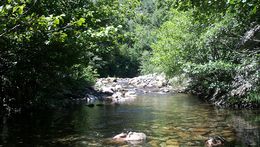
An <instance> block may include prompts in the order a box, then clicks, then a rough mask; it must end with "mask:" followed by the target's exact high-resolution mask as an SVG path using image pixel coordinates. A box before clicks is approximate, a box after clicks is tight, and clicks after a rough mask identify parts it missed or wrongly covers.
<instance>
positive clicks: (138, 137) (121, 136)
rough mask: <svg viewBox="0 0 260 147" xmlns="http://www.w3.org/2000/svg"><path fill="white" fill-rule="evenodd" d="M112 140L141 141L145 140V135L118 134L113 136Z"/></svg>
mask: <svg viewBox="0 0 260 147" xmlns="http://www.w3.org/2000/svg"><path fill="white" fill-rule="evenodd" d="M113 139H114V140H118V141H142V140H146V135H145V134H144V133H142V132H129V133H120V134H118V135H116V136H114V137H113Z"/></svg>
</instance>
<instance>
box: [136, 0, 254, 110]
mask: <svg viewBox="0 0 260 147" xmlns="http://www.w3.org/2000/svg"><path fill="white" fill-rule="evenodd" d="M172 7H174V8H176V9H173V10H171V11H169V14H171V15H169V16H170V17H169V19H168V20H167V21H166V22H164V23H163V24H162V25H161V26H160V27H159V29H158V30H156V31H154V32H155V34H156V39H157V40H156V41H155V42H154V43H153V44H152V46H151V47H152V49H153V51H152V53H151V56H150V57H148V59H147V58H146V59H145V62H142V64H143V65H142V66H141V67H142V68H143V71H145V72H146V71H149V70H148V69H147V68H146V67H151V68H153V69H155V68H154V67H157V71H158V69H159V71H160V72H165V73H166V74H167V75H168V76H176V74H177V75H178V74H182V73H185V74H186V75H188V76H189V78H191V79H192V82H190V90H191V91H192V92H194V93H196V94H199V95H200V96H202V97H204V98H207V100H210V101H213V102H215V104H219V105H224V104H225V102H227V101H228V102H231V101H234V102H235V103H236V104H237V103H243V100H245V99H250V98H251V101H254V103H257V102H256V101H255V100H256V99H257V98H256V97H257V94H255V91H257V90H256V89H258V88H259V86H258V85H259V80H258V78H257V77H259V65H257V64H254V63H257V62H259V51H257V50H259V47H258V46H259V43H257V38H259V32H258V31H256V32H254V30H256V28H257V26H259V25H257V24H258V23H259V17H257V16H259V14H258V12H257V11H256V10H257V9H258V7H259V1H227V2H226V1H222V2H217V1H203V2H202V1H181V2H176V3H173V5H172ZM252 28H253V29H252ZM250 33H251V34H250ZM247 37H251V38H250V39H248V38H247ZM246 38H247V39H246ZM254 40H255V41H254ZM243 42H247V43H243ZM249 44H250V45H249ZM250 93H254V94H250ZM247 95H248V96H247ZM252 95H254V96H252ZM246 97H247V98H246ZM249 101H250V100H248V102H249ZM232 103H233V102H232ZM227 105H228V104H227Z"/></svg>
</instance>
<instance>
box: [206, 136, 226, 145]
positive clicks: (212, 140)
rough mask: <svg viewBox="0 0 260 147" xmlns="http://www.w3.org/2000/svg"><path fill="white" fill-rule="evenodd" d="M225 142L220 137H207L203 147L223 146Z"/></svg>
mask: <svg viewBox="0 0 260 147" xmlns="http://www.w3.org/2000/svg"><path fill="white" fill-rule="evenodd" d="M225 142H226V140H225V139H224V138H223V137H220V136H214V137H209V138H208V139H207V140H206V141H205V146H206V147H218V146H223V145H224V144H225Z"/></svg>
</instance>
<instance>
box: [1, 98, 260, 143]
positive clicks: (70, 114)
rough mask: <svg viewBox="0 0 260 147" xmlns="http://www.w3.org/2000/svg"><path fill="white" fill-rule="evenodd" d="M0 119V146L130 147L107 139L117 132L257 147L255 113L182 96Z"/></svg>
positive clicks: (152, 139) (259, 117)
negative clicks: (219, 139) (222, 140)
mask: <svg viewBox="0 0 260 147" xmlns="http://www.w3.org/2000/svg"><path fill="white" fill-rule="evenodd" d="M1 119H2V120H1V127H0V129H1V130H0V131H1V136H0V146H121V145H122V146H124V145H125V146H131V144H127V143H120V144H118V143H117V142H113V141H111V139H110V138H111V137H112V136H114V135H115V134H118V133H121V132H122V131H137V132H144V133H145V134H146V135H147V136H148V140H147V141H146V142H145V143H143V144H141V145H140V146H203V143H204V140H205V139H207V137H209V136H214V135H220V136H223V137H224V138H225V139H226V140H227V141H229V143H230V144H228V145H227V146H238V147H239V146H248V145H251V146H260V142H259V140H260V137H259V136H260V134H259V132H260V131H259V128H260V113H259V111H232V110H221V109H214V108H212V107H211V106H210V105H207V104H205V103H202V102H201V101H200V100H198V99H197V98H194V97H192V96H189V95H183V94H179V95H146V96H140V97H139V98H137V99H136V100H135V101H132V102H131V103H128V104H122V105H105V106H102V107H98V106H95V107H93V108H90V107H87V106H85V105H81V106H79V105H78V106H75V107H73V108H72V109H67V110H62V111H55V112H53V111H52V112H39V113H31V114H28V115H22V116H21V115H20V116H14V117H12V118H6V117H2V118H1Z"/></svg>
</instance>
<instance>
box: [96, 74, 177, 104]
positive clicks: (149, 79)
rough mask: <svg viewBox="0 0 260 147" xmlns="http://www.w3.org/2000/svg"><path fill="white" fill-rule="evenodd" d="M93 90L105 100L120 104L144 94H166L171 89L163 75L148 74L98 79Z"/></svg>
mask: <svg viewBox="0 0 260 147" xmlns="http://www.w3.org/2000/svg"><path fill="white" fill-rule="evenodd" d="M95 89H96V90H97V91H99V92H101V93H103V94H104V95H103V97H104V99H105V100H109V101H111V102H115V103H122V102H126V101H129V100H133V99H134V98H135V97H136V95H138V94H144V93H168V92H170V91H171V90H172V87H171V86H170V85H169V84H168V80H166V77H165V75H164V74H150V75H144V76H139V77H134V78H114V77H108V78H100V79H98V80H97V82H96V84H95Z"/></svg>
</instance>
